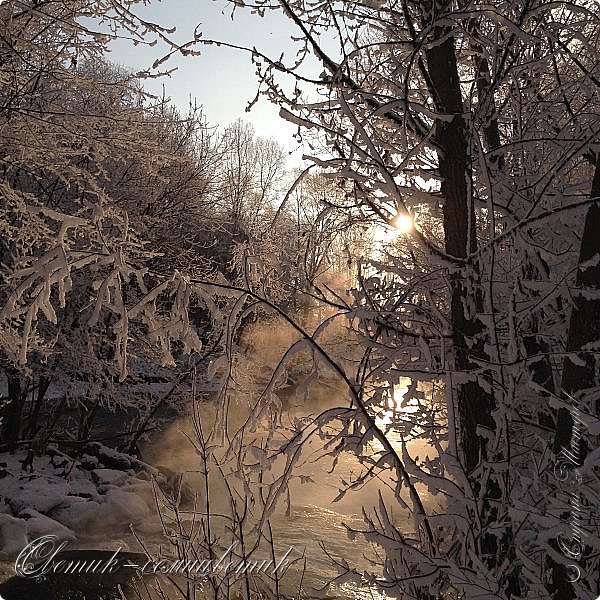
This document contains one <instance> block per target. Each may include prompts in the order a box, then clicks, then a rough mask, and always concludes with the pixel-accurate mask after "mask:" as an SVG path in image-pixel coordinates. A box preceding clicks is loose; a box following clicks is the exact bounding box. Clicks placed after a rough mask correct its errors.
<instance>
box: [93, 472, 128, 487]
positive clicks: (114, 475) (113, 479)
mask: <svg viewBox="0 0 600 600" xmlns="http://www.w3.org/2000/svg"><path fill="white" fill-rule="evenodd" d="M92 479H93V481H94V483H96V484H97V485H120V484H122V483H124V482H125V481H126V480H127V479H129V475H128V474H127V473H124V472H123V471H117V470H116V469H94V470H93V471H92Z"/></svg>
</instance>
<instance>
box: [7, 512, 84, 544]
mask: <svg viewBox="0 0 600 600" xmlns="http://www.w3.org/2000/svg"><path fill="white" fill-rule="evenodd" d="M18 516H19V518H20V519H25V525H26V527H27V536H28V538H29V541H32V540H35V539H37V538H39V537H41V536H43V535H55V536H56V537H57V538H58V539H59V540H60V541H63V540H66V541H69V542H72V541H73V540H75V539H76V535H75V534H74V533H73V532H72V531H71V530H70V529H69V528H68V527H65V526H64V525H62V524H61V523H59V522H58V521H55V520H54V519H51V518H50V517H47V516H45V515H42V514H41V513H39V512H37V511H36V510H34V509H32V508H26V509H25V510H24V511H22V512H20V513H19V515H18Z"/></svg>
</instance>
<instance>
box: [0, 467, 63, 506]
mask: <svg viewBox="0 0 600 600" xmlns="http://www.w3.org/2000/svg"><path fill="white" fill-rule="evenodd" d="M3 484H4V485H3V486H2V492H1V494H2V495H3V496H4V497H5V498H6V499H7V500H8V502H9V504H10V506H11V508H12V510H13V513H15V514H18V513H20V512H21V511H22V510H24V509H25V508H34V509H35V510H37V511H38V512H41V513H48V512H50V511H51V510H52V509H53V508H54V507H55V506H58V505H59V504H60V503H61V502H62V500H63V498H64V497H65V495H66V494H67V493H68V484H67V482H66V480H65V479H63V478H60V477H52V476H49V477H40V476H37V475H25V474H23V475H20V476H18V477H6V478H5V479H4V481H3Z"/></svg>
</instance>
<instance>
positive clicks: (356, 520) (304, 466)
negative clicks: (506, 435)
mask: <svg viewBox="0 0 600 600" xmlns="http://www.w3.org/2000/svg"><path fill="white" fill-rule="evenodd" d="M322 317H323V314H321V315H318V314H315V313H314V312H313V313H310V312H307V313H306V314H305V315H303V316H301V319H300V320H301V322H302V325H303V327H304V328H305V329H306V330H308V331H310V332H311V333H312V332H313V330H314V328H315V326H316V324H317V323H318V322H320V320H321V318H322ZM299 339H300V336H299V334H298V333H297V332H295V331H294V330H293V329H292V328H291V327H290V326H289V324H286V323H285V322H284V321H283V320H282V319H279V318H277V319H270V320H268V321H267V322H261V323H253V324H251V325H249V326H247V327H246V328H245V329H244V332H243V334H242V336H241V339H240V342H239V347H238V348H236V353H235V356H234V357H233V361H232V364H233V369H232V373H231V384H230V388H229V390H228V392H227V400H228V412H227V434H228V437H229V438H230V439H231V438H233V437H234V436H235V432H236V431H238V429H239V428H240V427H241V426H242V424H244V423H245V422H246V423H247V419H248V415H249V407H250V406H253V405H254V404H255V403H257V402H259V401H263V402H264V401H265V400H264V398H263V399H262V400H261V394H262V393H263V392H264V390H265V387H266V386H267V384H268V382H269V380H270V378H271V376H272V375H273V372H274V370H275V368H276V367H277V365H278V364H279V362H280V361H281V359H282V357H283V356H284V353H285V352H286V350H287V349H288V348H290V347H291V346H292V344H294V342H296V341H298V340H299ZM319 342H320V344H321V345H322V346H323V347H324V348H325V349H326V350H327V351H328V352H330V353H331V354H332V355H333V356H335V357H336V359H337V361H338V363H339V364H341V365H342V366H343V368H344V369H346V370H347V369H351V368H353V362H354V361H355V360H357V359H358V356H357V355H356V353H357V351H358V348H357V344H356V343H353V340H352V339H351V338H350V336H349V332H348V330H347V328H346V326H345V322H344V321H343V319H341V318H338V319H336V320H333V321H331V324H330V325H329V326H328V327H327V328H326V330H325V331H324V332H323V334H322V335H320V336H319ZM313 358H314V357H313V356H312V355H311V352H310V351H309V350H308V347H306V349H305V350H304V351H301V352H299V353H298V354H296V355H294V356H293V357H291V358H290V359H289V361H288V364H287V366H286V368H285V369H283V371H282V374H281V376H280V377H279V378H278V381H277V383H276V384H275V385H274V386H273V389H272V390H270V392H269V402H270V403H271V404H272V405H273V407H272V410H268V409H267V410H264V411H263V412H262V413H261V415H262V417H261V422H260V423H257V424H255V427H254V428H252V427H250V428H248V429H247V431H246V432H245V434H244V436H245V437H244V442H243V444H244V443H245V444H247V445H246V446H244V447H245V448H246V449H247V448H248V447H249V446H251V445H260V442H262V441H264V440H265V438H266V436H267V433H266V430H267V429H268V427H265V426H266V425H268V424H269V423H268V422H267V420H268V419H280V421H281V426H282V427H285V426H286V424H289V423H291V422H293V421H294V420H297V419H307V418H308V417H309V416H313V417H314V416H316V415H317V414H319V413H320V412H322V411H324V410H326V409H331V408H335V407H348V405H349V402H350V396H349V393H348V390H347V388H346V385H345V383H344V382H343V381H341V379H340V378H339V377H338V376H337V375H336V374H335V373H334V372H333V370H332V369H331V368H330V367H328V366H327V365H326V364H325V363H324V362H323V361H322V360H320V359H318V358H317V362H316V363H315V362H313ZM315 367H316V368H317V375H316V376H315ZM347 372H348V371H347ZM309 382H310V383H309ZM409 383H410V381H409V380H408V379H406V380H405V381H404V380H403V381H401V383H400V385H399V386H397V388H396V390H395V391H396V392H397V397H396V404H397V405H398V406H396V407H391V408H392V409H394V410H382V413H381V415H379V417H378V422H379V423H380V424H381V425H385V424H386V423H388V422H389V419H393V418H395V417H396V416H397V412H396V409H397V408H398V407H399V400H400V399H401V396H402V393H404V392H405V391H406V387H407V385H408V384H409ZM305 384H308V385H306V389H303V388H304V385H305ZM220 401H222V400H217V399H216V398H215V399H212V400H208V401H201V402H199V403H198V404H197V406H196V411H195V414H196V415H198V416H199V419H200V422H201V426H202V430H203V433H204V435H208V432H209V430H210V429H211V428H212V426H213V424H214V423H215V417H216V415H217V404H218V402H220ZM267 404H268V402H267ZM383 408H384V409H385V408H386V407H383ZM404 410H405V411H406V412H408V413H410V407H408V408H407V409H404ZM191 412H193V411H191ZM270 435H271V436H272V438H273V439H275V437H276V436H277V428H275V432H274V433H273V431H271V433H270ZM196 438H197V431H196V430H195V428H194V419H193V417H192V414H190V415H189V416H184V417H182V418H180V419H178V420H177V421H176V422H174V423H172V424H171V425H170V426H169V427H168V428H167V429H166V430H165V431H164V432H163V433H161V434H160V435H159V436H157V437H156V438H155V439H153V440H152V442H151V443H150V444H148V445H147V446H146V447H145V448H144V450H143V455H144V460H146V461H148V462H150V463H151V464H153V465H155V466H159V465H160V466H161V467H166V468H167V469H169V470H171V471H174V472H185V475H184V480H185V481H186V482H187V483H188V484H189V485H190V486H191V487H192V488H193V489H194V490H195V492H196V493H197V494H198V501H197V504H198V507H202V509H200V508H198V511H199V512H201V510H203V509H204V507H206V498H205V493H204V488H205V483H204V479H203V476H202V471H203V464H202V461H201V460H200V457H199V455H198V452H197V451H196V449H195V448H194V445H193V443H192V442H193V440H195V439H196ZM394 438H395V439H394ZM215 439H217V438H215ZM388 439H391V441H392V443H394V444H396V443H397V444H399V443H400V438H399V435H398V434H397V433H395V432H394V431H393V430H391V431H390V432H389V433H388ZM371 443H372V444H374V445H377V442H371ZM323 444H324V441H323V440H322V439H320V438H319V436H317V435H314V436H312V437H311V438H310V439H309V440H308V441H307V442H305V444H304V446H303V447H302V449H301V459H300V460H299V461H298V464H297V465H296V466H295V467H294V470H293V474H294V477H292V478H291V480H290V482H289V494H284V495H283V496H282V497H281V498H279V502H278V505H277V508H276V510H275V511H274V513H273V514H272V515H271V517H270V523H271V526H272V531H273V537H274V540H275V547H276V548H277V549H278V550H279V551H280V552H281V553H282V554H283V552H285V550H287V549H288V548H289V547H290V546H293V547H294V557H298V556H300V555H301V554H302V555H304V557H305V561H306V571H305V573H304V574H302V573H301V570H302V565H303V564H304V563H303V561H300V562H299V563H298V564H297V565H295V567H294V568H293V569H292V571H293V574H292V576H291V577H290V576H289V573H288V576H287V577H286V581H287V586H286V587H287V589H285V588H284V591H286V592H287V593H290V594H293V593H297V589H295V588H296V586H298V585H299V583H300V579H301V578H302V582H303V586H304V588H305V593H308V594H310V590H311V589H312V588H314V587H321V586H322V585H324V583H325V582H326V581H327V580H328V579H330V578H333V577H335V576H336V574H337V572H336V570H335V569H334V568H333V567H332V565H331V560H330V558H329V557H328V556H327V554H330V555H331V556H332V557H334V558H336V559H340V560H342V561H347V562H348V563H349V564H350V565H351V566H353V567H355V568H357V569H359V570H360V571H362V570H369V571H372V572H376V573H379V574H380V573H381V567H374V566H373V561H375V562H377V563H381V562H383V551H382V549H381V548H378V547H377V546H375V545H374V544H371V543H369V542H367V541H365V539H364V538H363V537H362V536H360V535H359V536H355V537H354V536H353V539H350V537H349V536H348V533H347V530H346V527H345V526H349V527H351V528H355V529H357V530H363V529H364V527H365V524H364V521H363V518H362V511H363V510H365V511H366V512H367V514H371V513H372V509H373V507H376V506H377V505H378V502H379V493H381V497H382V498H383V499H384V501H385V502H386V504H387V506H388V510H389V512H390V514H391V517H392V519H393V521H394V522H395V524H396V526H397V527H398V528H399V529H401V530H404V531H407V532H410V531H411V530H412V522H411V519H410V515H409V514H408V511H407V510H406V509H405V508H403V507H402V505H401V503H400V502H399V501H398V500H397V499H395V498H394V493H393V487H394V483H395V482H394V480H393V479H392V475H391V471H385V472H383V473H382V474H380V475H379V476H377V477H375V478H372V479H370V480H368V481H367V482H366V483H365V484H364V485H362V486H361V487H360V488H359V489H356V490H352V491H349V492H348V493H347V494H346V495H345V496H343V497H342V498H341V499H339V501H337V502H333V500H334V498H336V496H338V494H339V492H340V490H341V488H342V487H343V484H342V481H346V482H350V481H352V480H353V479H354V478H355V477H356V476H357V475H358V474H359V473H361V472H362V471H363V470H364V467H361V464H360V462H359V459H358V458H357V457H356V456H355V455H354V454H353V453H351V452H348V451H344V450H340V451H338V452H335V455H336V457H337V460H336V462H335V468H333V467H334V462H333V457H332V456H324V454H325V451H324V449H323ZM375 449H376V448H375V447H374V450H375ZM409 449H410V450H411V452H412V453H413V456H414V455H415V454H418V455H419V456H420V457H421V458H422V457H423V456H425V455H430V456H431V457H433V456H434V451H433V449H432V448H431V447H429V446H427V444H426V443H425V442H423V441H415V442H412V443H411V444H409ZM329 450H331V448H330V449H329ZM215 456H216V457H218V460H219V461H221V460H222V461H224V462H226V460H227V459H226V454H225V448H219V449H217V450H216V451H215ZM249 456H252V454H249ZM285 466H286V457H285V456H284V455H281V456H278V457H276V458H275V459H274V460H272V461H270V462H269V463H268V465H266V468H265V469H264V470H263V471H262V472H261V475H260V478H261V479H260V481H261V483H262V484H263V485H264V484H269V483H272V482H274V481H276V479H277V478H278V477H279V476H281V475H282V473H283V472H284V469H285ZM208 473H209V475H208V478H209V486H208V487H209V500H210V501H209V503H208V504H209V507H210V511H211V513H213V514H223V513H227V511H228V510H229V506H230V493H229V491H228V489H227V486H226V483H225V480H224V478H223V476H222V474H221V473H220V472H219V470H218V469H217V467H216V465H215V464H211V465H210V466H209V469H208ZM227 483H228V484H229V485H230V486H231V487H232V489H234V490H235V491H236V492H238V493H239V494H240V496H242V495H244V494H245V495H246V496H248V494H249V491H248V489H246V490H244V489H243V488H242V486H241V484H240V482H239V481H236V480H235V478H232V477H227ZM420 491H423V490H420ZM256 493H258V489H253V490H251V491H250V496H251V497H250V498H248V500H249V507H250V509H251V510H252V508H253V507H256V506H257V505H258V502H256V498H253V497H252V494H256ZM403 496H404V494H403ZM433 501H434V499H433V498H431V497H426V502H433ZM436 506H437V505H436ZM213 520H214V523H213V525H212V527H213V530H214V532H215V533H216V535H223V536H225V537H226V534H225V523H224V522H223V520H221V522H220V523H219V519H218V518H216V517H215V518H214V519H213ZM263 554H264V551H263ZM263 554H261V551H260V550H259V551H258V552H257V556H259V557H260V558H267V556H263ZM333 589H336V590H337V593H339V594H340V595H342V596H344V597H355V598H363V597H364V598H373V597H377V596H378V594H377V593H376V592H374V590H372V589H369V588H368V587H367V586H366V585H365V586H364V587H362V588H361V587H360V586H357V585H356V584H350V583H348V584H342V585H341V586H337V588H335V586H334V588H332V590H333Z"/></svg>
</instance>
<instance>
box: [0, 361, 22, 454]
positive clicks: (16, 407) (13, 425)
mask: <svg viewBox="0 0 600 600" xmlns="http://www.w3.org/2000/svg"><path fill="white" fill-rule="evenodd" d="M6 377H7V379H8V405H7V406H6V409H5V411H4V419H3V423H2V446H4V447H6V448H7V449H8V451H9V452H10V453H11V454H13V453H14V451H15V450H16V449H17V445H18V442H19V434H20V432H21V416H22V414H23V407H24V405H25V395H26V393H27V388H25V390H23V389H22V386H21V376H20V374H19V373H18V372H17V371H15V370H13V369H6Z"/></svg>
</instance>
